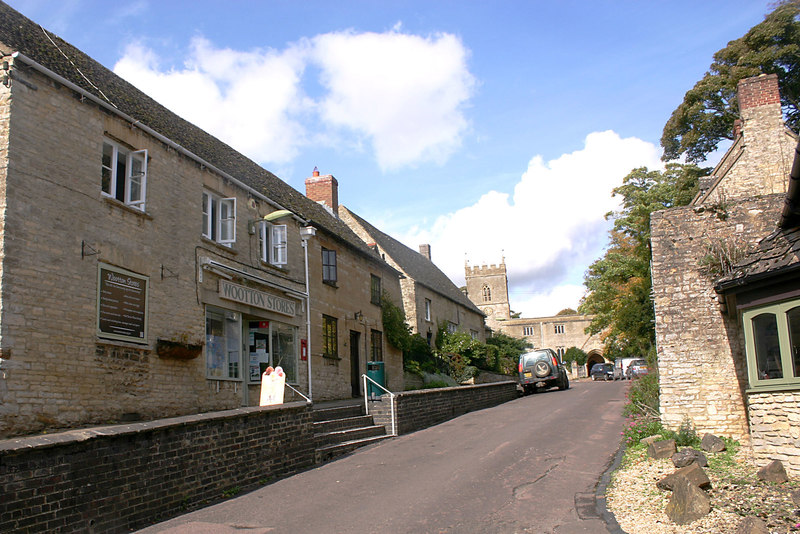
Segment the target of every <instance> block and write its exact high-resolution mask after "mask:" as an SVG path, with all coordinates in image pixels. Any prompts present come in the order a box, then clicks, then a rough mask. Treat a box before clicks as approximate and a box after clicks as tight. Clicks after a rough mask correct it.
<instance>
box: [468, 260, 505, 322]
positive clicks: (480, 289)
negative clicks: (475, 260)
mask: <svg viewBox="0 0 800 534" xmlns="http://www.w3.org/2000/svg"><path fill="white" fill-rule="evenodd" d="M464 275H465V278H466V282H467V297H469V299H470V300H471V301H472V302H473V303H474V304H475V306H477V307H478V308H479V309H480V310H481V311H482V312H483V313H485V314H486V324H487V325H488V326H489V327H490V328H497V322H498V321H504V320H507V319H510V318H511V307H510V305H509V303H508V277H507V276H506V260H505V258H503V260H502V262H501V263H500V265H481V266H479V267H470V266H469V263H466V264H465V265H464Z"/></svg>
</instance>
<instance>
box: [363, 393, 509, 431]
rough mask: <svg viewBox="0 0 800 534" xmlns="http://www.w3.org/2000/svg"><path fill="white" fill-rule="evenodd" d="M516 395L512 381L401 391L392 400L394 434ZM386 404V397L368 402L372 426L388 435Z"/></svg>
mask: <svg viewBox="0 0 800 534" xmlns="http://www.w3.org/2000/svg"><path fill="white" fill-rule="evenodd" d="M517 396H518V395H517V383H516V382H514V381H506V382H495V383H492V384H479V385H475V386H458V387H451V388H437V389H423V390H418V391H404V392H402V393H399V394H397V395H396V396H395V399H394V400H395V406H394V409H395V414H396V417H397V434H398V435H400V434H408V433H409V432H414V431H416V430H421V429H423V428H428V427H429V426H433V425H437V424H439V423H443V422H445V421H448V420H450V419H453V418H455V417H458V416H459V415H464V414H465V413H468V412H474V411H475V410H482V409H484V408H491V407H492V406H497V405H498V404H502V403H504V402H508V401H510V400H514V399H516V398H517ZM390 405H391V402H390V399H389V396H388V395H384V396H383V397H381V401H379V402H370V403H369V413H370V415H372V416H373V418H374V419H375V423H376V424H379V425H384V426H385V427H386V430H387V432H391V425H392V421H391V406H390Z"/></svg>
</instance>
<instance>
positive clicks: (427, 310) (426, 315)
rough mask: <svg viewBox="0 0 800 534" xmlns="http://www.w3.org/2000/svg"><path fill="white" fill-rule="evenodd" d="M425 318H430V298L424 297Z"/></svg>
mask: <svg viewBox="0 0 800 534" xmlns="http://www.w3.org/2000/svg"><path fill="white" fill-rule="evenodd" d="M425 320H426V321H430V320H431V301H430V299H425Z"/></svg>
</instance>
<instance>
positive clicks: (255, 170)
mask: <svg viewBox="0 0 800 534" xmlns="http://www.w3.org/2000/svg"><path fill="white" fill-rule="evenodd" d="M51 39H52V42H51ZM56 46H57V47H56ZM9 48H10V49H9ZM59 49H60V50H59ZM15 51H18V52H20V53H21V54H23V55H24V56H27V57H28V58H30V59H32V60H33V61H35V62H36V63H38V64H40V65H42V66H43V67H46V68H47V69H49V70H51V71H53V72H54V73H56V74H58V75H59V76H61V77H63V78H65V79H66V80H68V81H69V82H71V83H73V84H75V85H77V86H78V87H80V88H81V89H83V90H85V91H86V92H88V93H90V94H92V95H94V96H96V97H98V98H100V99H102V100H104V101H107V102H110V103H112V105H113V106H114V107H115V108H117V109H118V110H119V111H121V112H122V113H125V114H127V115H129V116H131V117H132V118H134V119H136V120H138V121H140V122H141V123H143V124H144V125H146V126H148V127H149V128H151V129H153V130H155V131H156V132H158V133H159V134H161V135H163V136H164V137H166V138H168V139H170V140H171V141H173V142H175V143H177V144H179V145H181V146H182V147H183V148H185V149H186V150H188V151H190V152H192V153H193V154H195V155H197V156H199V157H200V158H202V159H204V160H206V161H207V162H208V163H210V164H212V165H214V166H216V167H217V168H219V169H220V170H222V171H224V172H226V173H228V174H229V175H231V176H233V177H235V178H236V179H237V180H239V181H241V182H243V183H244V184H246V185H248V186H250V187H252V188H253V189H255V190H257V191H260V192H261V193H262V194H264V195H265V196H266V197H268V198H270V199H272V200H273V201H275V202H277V203H278V204H280V205H281V206H283V207H284V208H286V209H289V210H291V211H292V212H294V213H296V214H297V215H299V216H300V217H302V218H304V219H307V220H309V221H310V223H311V224H313V225H314V226H316V227H317V228H318V229H319V230H322V231H324V232H326V233H328V234H330V235H332V236H333V237H335V238H338V239H339V240H341V241H344V242H345V243H346V244H347V245H349V246H350V247H352V248H354V249H356V250H357V251H358V252H359V253H360V254H362V255H367V256H369V257H371V258H372V259H373V260H375V261H378V262H380V263H384V262H383V261H381V260H380V258H379V256H378V255H377V254H376V253H374V251H372V250H371V249H370V248H369V247H367V246H366V245H365V244H364V242H363V241H361V240H360V239H359V238H358V236H356V235H355V234H354V233H353V231H352V230H350V228H349V227H348V226H347V225H346V224H344V223H343V222H342V221H340V220H339V219H338V218H336V217H334V216H332V215H331V214H330V213H328V211H327V210H326V209H325V208H323V207H322V206H320V205H319V204H317V203H316V202H314V201H312V200H310V199H309V198H308V197H306V196H305V195H303V194H302V193H300V192H299V191H297V190H296V189H294V188H293V187H291V186H290V185H288V184H287V183H286V182H284V181H283V180H281V179H280V178H278V177H277V176H275V175H274V174H272V173H271V172H269V171H268V170H266V169H264V168H263V167H261V166H260V165H258V164H257V163H255V162H254V161H252V160H250V159H248V158H247V157H245V156H244V155H242V154H240V153H239V152H237V151H236V150H234V149H233V148H231V147H230V146H228V145H227V144H225V143H223V142H222V141H220V140H219V139H217V138H216V137H214V136H212V135H211V134H209V133H208V132H205V131H203V130H202V129H200V128H198V127H197V126H195V125H194V124H192V123H190V122H188V121H186V120H184V119H182V118H181V117H179V116H178V115H176V114H175V113H173V112H172V111H170V110H168V109H167V108H165V107H164V106H162V105H161V104H159V103H158V102H156V101H155V100H153V99H152V98H150V97H149V96H147V95H146V94H145V93H143V92H142V91H140V90H139V89H137V88H136V87H134V86H133V85H131V84H130V83H128V82H127V81H125V80H123V79H122V78H120V77H119V76H117V75H116V74H114V73H113V72H112V71H110V70H109V69H107V68H106V67H104V66H103V65H101V64H100V63H98V62H97V61H95V60H94V59H92V58H91V57H89V56H88V55H86V54H84V53H83V52H81V51H80V50H78V49H77V48H75V47H74V46H72V45H71V44H69V43H68V42H66V41H64V40H63V39H61V38H60V37H58V36H56V35H55V34H53V33H52V32H49V31H47V32H46V33H45V30H44V29H43V28H42V27H41V26H40V25H39V24H36V23H35V22H33V21H31V20H30V19H28V18H26V17H25V16H23V15H21V14H20V13H18V12H17V11H15V10H14V9H12V8H11V7H9V6H8V5H7V4H5V3H2V2H0V53H2V54H3V55H8V54H10V53H13V52H15ZM65 56H67V57H65ZM87 79H88V80H91V83H90V82H89V81H87ZM98 158H99V155H98ZM98 161H99V159H98ZM387 267H388V266H387Z"/></svg>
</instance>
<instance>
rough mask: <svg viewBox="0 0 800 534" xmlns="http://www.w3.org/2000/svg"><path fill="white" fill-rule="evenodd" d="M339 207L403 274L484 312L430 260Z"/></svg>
mask: <svg viewBox="0 0 800 534" xmlns="http://www.w3.org/2000/svg"><path fill="white" fill-rule="evenodd" d="M339 209H340V210H341V209H345V210H347V211H348V213H350V215H351V216H352V217H353V219H355V220H356V222H358V224H359V225H361V227H362V228H364V230H365V231H366V232H367V233H368V234H369V235H370V236H371V237H372V239H374V240H375V243H376V244H377V245H378V246H379V247H380V248H381V249H382V250H383V251H384V252H385V253H386V254H387V255H388V256H389V257H390V258H392V260H394V262H395V263H396V264H397V265H398V266H399V267H400V269H401V270H402V271H403V272H404V273H405V274H406V276H407V277H409V278H411V279H413V280H414V281H416V282H417V283H419V284H422V285H423V286H425V287H427V288H428V289H430V290H432V291H435V292H436V293H439V294H440V295H442V296H444V297H446V298H448V299H450V300H452V301H455V302H457V303H458V304H460V305H462V306H464V307H465V308H467V309H469V310H470V311H473V312H475V313H477V314H480V315H485V314H484V313H483V312H482V311H481V310H480V309H479V308H478V307H477V306H475V304H474V303H473V302H472V301H471V300H469V298H468V297H467V296H466V295H465V294H464V292H463V291H461V290H460V289H459V288H458V287H456V285H455V284H454V283H453V281H452V280H450V279H449V278H448V277H447V275H445V274H444V273H443V272H442V271H441V270H440V269H439V268H438V267H437V266H436V265H435V264H434V263H433V262H432V261H431V260H429V259H428V258H426V257H425V256H423V255H422V254H420V253H419V252H417V251H415V250H413V249H411V248H409V247H407V246H406V245H404V244H403V243H401V242H400V241H398V240H397V239H395V238H393V237H392V236H390V235H388V234H385V233H383V232H381V231H380V230H378V229H377V228H375V227H374V226H372V225H371V224H370V223H368V222H367V221H366V220H364V219H363V218H361V217H359V216H358V215H356V214H355V213H353V212H352V211H351V210H349V209H347V208H346V207H345V206H339Z"/></svg>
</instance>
